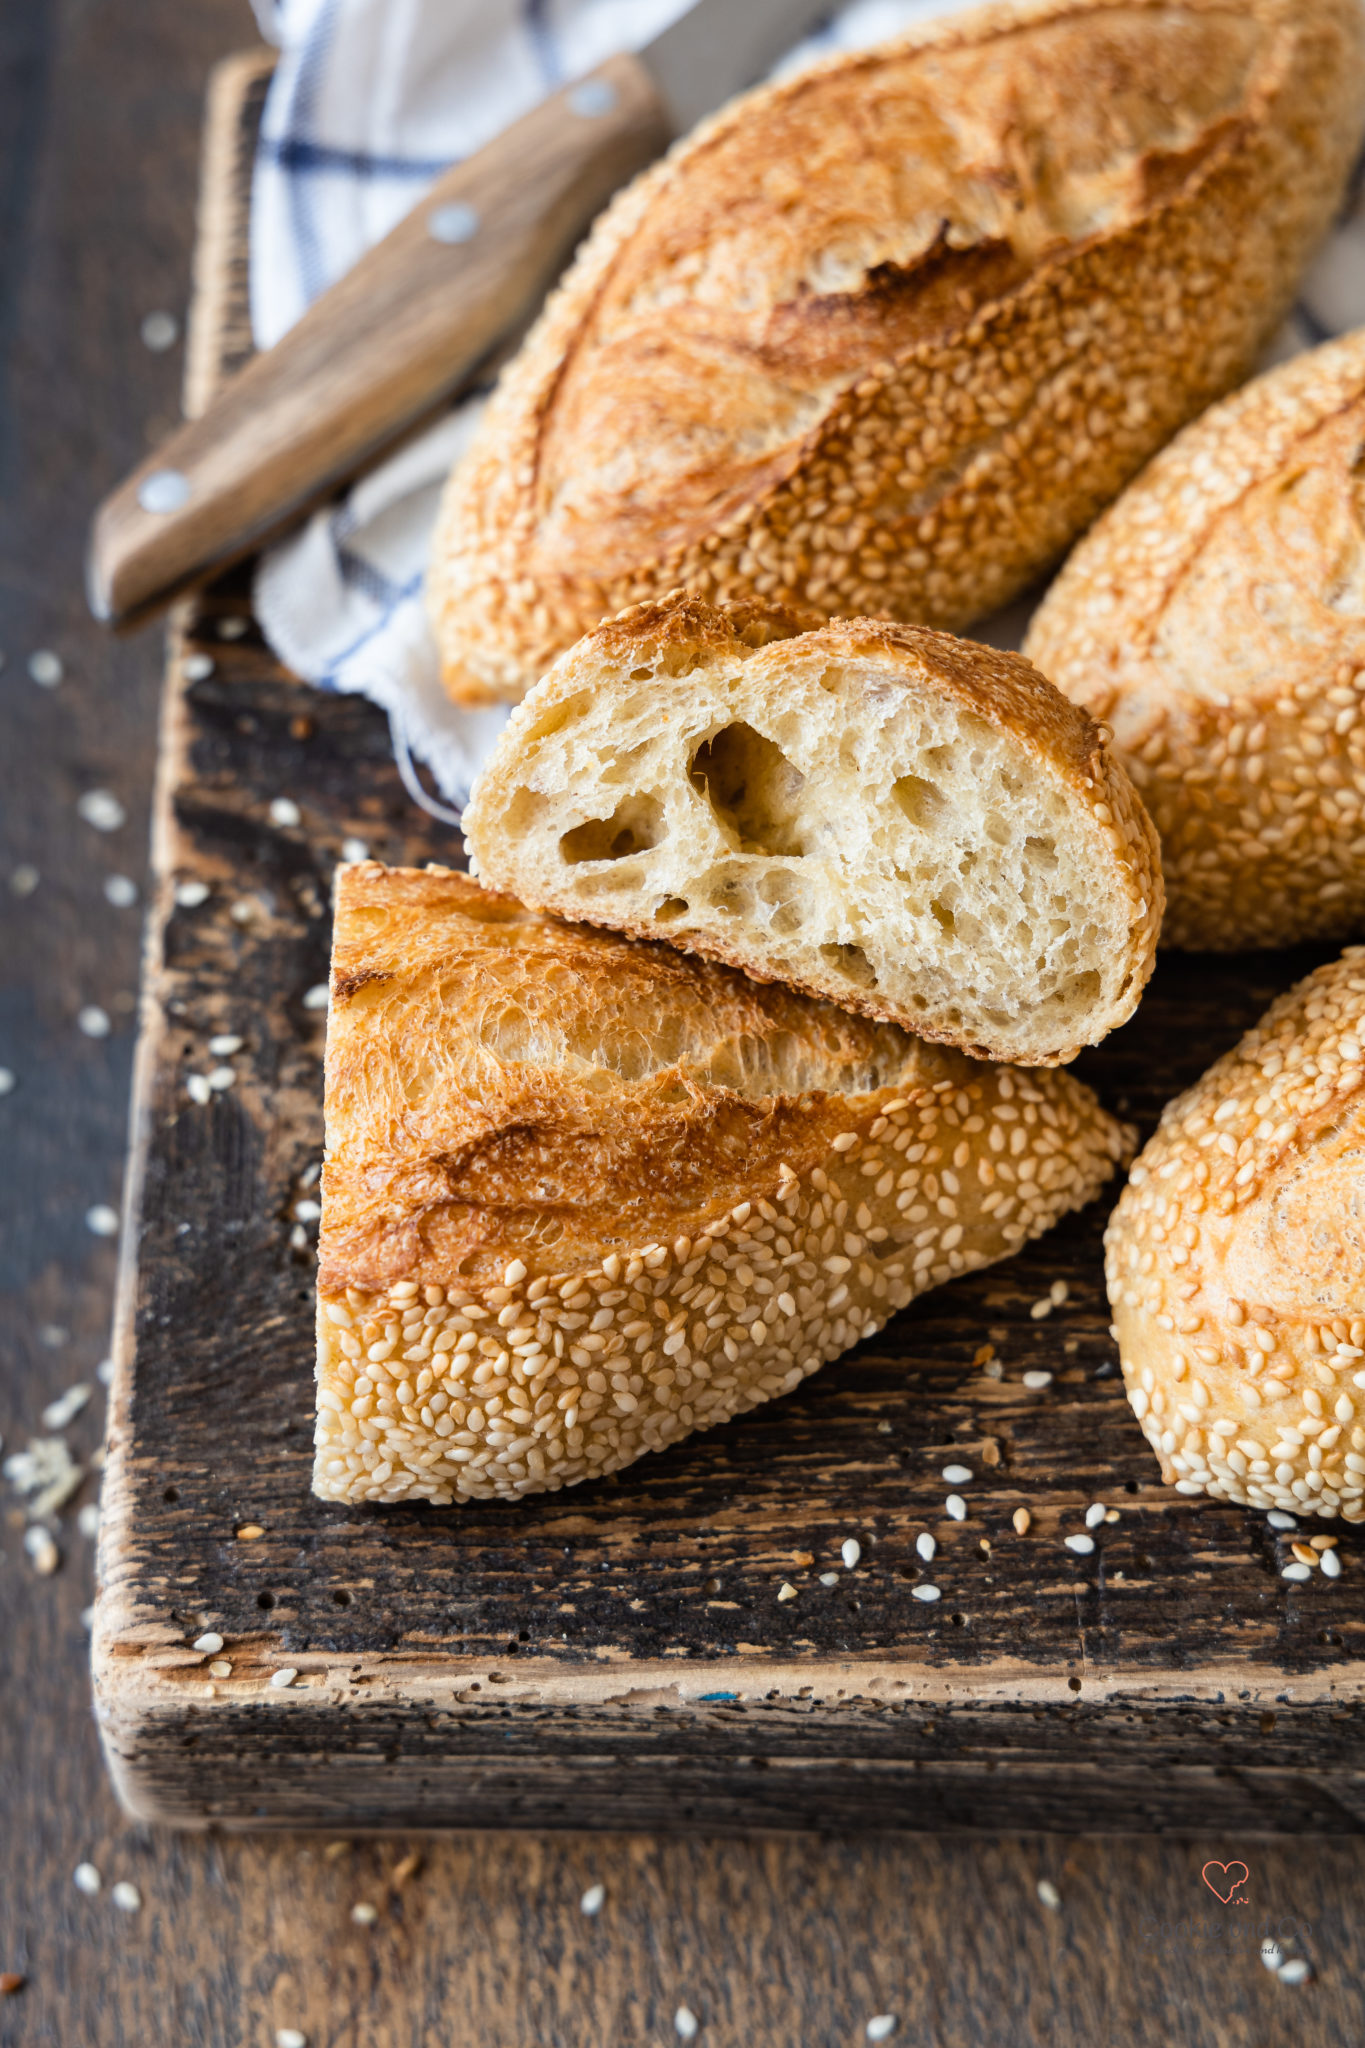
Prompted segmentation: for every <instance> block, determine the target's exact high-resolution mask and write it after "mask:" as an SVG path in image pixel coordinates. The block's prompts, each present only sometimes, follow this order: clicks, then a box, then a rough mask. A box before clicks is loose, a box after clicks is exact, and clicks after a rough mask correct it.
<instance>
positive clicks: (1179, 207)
mask: <svg viewBox="0 0 1365 2048" xmlns="http://www.w3.org/2000/svg"><path fill="white" fill-rule="evenodd" d="M1363 44H1365V17H1363V16H1362V9H1361V6H1360V0H1241V4H1238V5H1236V6H1233V5H1230V4H1229V0H1123V4H1115V0H1026V4H1023V5H1021V6H1019V7H1013V8H1011V7H1001V8H991V9H986V10H983V11H980V12H975V13H972V14H969V15H960V16H957V17H954V18H952V19H950V20H947V21H945V22H941V23H938V24H935V25H934V26H932V27H930V28H927V29H923V30H920V31H918V32H916V33H914V34H911V35H908V36H903V37H900V38H898V39H897V40H895V41H894V42H890V43H887V44H883V45H881V46H880V47H878V48H875V49H871V50H866V51H860V52H857V53H855V54H848V55H843V56H839V57H836V58H833V59H831V60H829V61H827V62H825V63H823V64H821V65H818V66H817V67H815V68H814V69H813V70H810V71H808V72H805V73H803V74H801V75H799V76H795V77H792V78H789V79H787V80H785V81H783V82H781V83H779V84H776V85H773V86H768V87H765V88H763V89H761V90H760V91H758V92H756V93H753V94H751V95H749V96H747V97H745V98H743V99H740V100H738V101H736V102H734V103H733V104H731V105H730V106H729V107H727V108H725V109H724V110H723V111H722V112H721V113H720V114H718V115H716V116H715V117H714V118H713V119H711V120H710V121H708V122H706V123H705V124H704V125H703V126H702V127H701V128H700V129H698V130H697V131H696V132H695V133H694V134H693V135H692V136H690V137H689V138H688V139H687V140H686V141H684V142H683V143H682V144H680V145H679V147H678V148H677V149H675V150H674V152H673V153H672V154H671V155H670V156H669V157H668V158H666V159H665V160H664V161H663V162H662V163H661V164H659V165H658V166H656V167H655V168H654V169H652V170H651V171H649V172H647V173H646V174H645V176H644V177H643V178H642V179H641V180H640V181H638V182H637V183H636V184H635V185H634V186H633V187H631V188H630V189H629V190H628V191H626V192H625V193H624V194H622V195H621V196H619V197H618V198H617V199H616V200H615V201H614V202H613V204H612V205H611V207H609V208H608V210H607V212H606V213H605V215H604V216H603V217H602V219H601V221H600V222H599V224H598V225H597V227H596V228H595V229H594V231H593V233H592V235H591V237H590V239H589V240H588V242H587V243H586V244H585V246H584V248H583V250H582V251H581V252H580V255H579V257H578V259H577V260H576V262H575V263H574V265H573V266H572V268H571V270H570V271H569V273H568V276H567V278H566V280H565V282H564V283H563V285H562V287H561V288H560V289H559V291H558V292H557V293H556V295H555V296H554V298H553V299H552V300H551V301H550V303H549V305H548V307H547V309H546V310H545V312H544V314H543V316H542V318H541V319H540V321H539V323H538V324H537V326H536V327H535V329H534V330H533V332H532V334H531V335H530V336H529V338H528V339H527V341H526V343H525V346H524V347H523V349H522V350H521V352H520V354H519V355H518V357H517V358H516V359H515V361H514V362H513V363H512V364H511V365H510V366H509V368H508V369H507V370H506V372H505V373H504V376H503V379H502V383H501V385H500V387H499V389H498V391H497V393H496V395H495V397H494V398H493V400H492V402H491V404H490V406H489V409H488V412H487V415H486V417H485V419H484V422H483V424H482V426H481V429H480V431H479V434H478V436H477V438H476V441H475V444H474V446H473V447H472V448H471V450H470V451H469V453H468V455H467V457H466V458H465V460H464V461H463V462H462V463H461V464H460V465H459V467H458V468H457V470H456V472H455V474H454V476H453V477H452V479H451V482H450V485H449V487H448V492H447V496H446V500H445V507H444V512H443V517H442V522H441V528H440V531H439V532H438V535H437V538H436V542H435V545H434V549H433V556H432V571H431V576H430V579H429V591H430V595H431V602H432V615H433V619H434V622H435V627H436V633H437V638H438V641H439V643H440V646H441V650H442V656H443V663H444V671H445V680H446V684H447V687H448V689H449V690H450V692H451V694H452V695H453V696H454V697H456V698H457V699H459V700H460V701H463V702H468V703H474V702H483V701H488V700H494V699H510V700H512V701H515V700H516V699H518V698H520V697H521V696H523V695H524V694H525V692H526V691H527V690H528V689H529V688H530V686H531V684H532V683H534V682H535V681H536V680H537V678H538V677H539V676H541V675H542V674H543V673H544V672H545V670H546V669H547V668H548V667H549V665H550V663H551V662H552V661H553V659H554V658H555V656H556V655H558V654H559V653H561V652H562V651H563V650H564V649H565V648H566V647H569V646H571V645H572V644H573V642H574V641H575V640H577V639H578V638H579V637H580V635H581V634H582V633H584V632H585V631H586V630H587V629H588V628H589V627H592V626H595V625H596V624H597V623H598V621H599V620H600V619H602V618H604V617H609V616H611V615H613V614H614V613H616V612H617V611H619V610H620V609H622V607H624V606H625V605H627V604H631V603H635V602H638V601H640V600H642V599H645V598H651V597H658V596H660V595H661V594H662V593H664V592H665V591H667V590H670V589H672V588H674V587H675V586H684V587H686V588H688V589H691V590H694V591H696V592H697V593H698V594H699V595H701V596H704V597H742V596H754V595H758V596H761V597H771V598H776V599H778V600H780V601H782V602H790V603H798V604H806V605H812V606H815V607H816V608H817V609H818V610H820V611H821V612H823V613H825V614H827V615H833V616H844V617H850V616H856V615H858V614H864V613H880V614H885V615H888V616H891V617H894V618H900V619H907V620H911V621H917V622H919V623H923V624H927V625H933V626H944V627H950V628H953V627H960V626H962V625H964V624H966V623H967V622H969V621H970V620H972V619H973V618H976V617H979V616H981V615H983V614H984V613H986V612H988V611H990V610H992V609H993V608H994V607H996V606H998V605H1001V604H1003V603H1005V602H1006V601H1007V600H1008V599H1009V598H1011V597H1012V596H1013V595H1014V594H1015V593H1016V592H1017V591H1019V590H1020V589H1021V588H1022V587H1023V586H1024V585H1025V584H1026V583H1027V582H1028V581H1029V580H1030V579H1031V578H1032V577H1033V576H1035V575H1036V574H1037V573H1038V572H1039V571H1040V570H1041V569H1042V568H1044V567H1045V566H1046V565H1047V564H1048V563H1049V562H1051V561H1052V560H1053V559H1055V558H1056V557H1057V556H1058V555H1059V554H1060V553H1061V552H1062V551H1063V549H1064V548H1065V547H1066V546H1067V545H1068V544H1069V542H1070V541H1071V540H1073V539H1074V538H1075V536H1076V535H1077V534H1078V533H1079V532H1081V531H1082V530H1083V529H1084V528H1085V527H1086V526H1087V525H1088V524H1089V523H1090V521H1091V520H1093V519H1094V517H1095V515H1096V513H1097V512H1099V511H1100V509H1101V508H1102V507H1103V506H1104V505H1106V504H1107V503H1108V502H1109V501H1110V500H1111V499H1112V498H1114V497H1115V496H1116V495H1117V493H1118V492H1119V490H1120V489H1121V488H1122V487H1123V485H1124V484H1125V483H1126V482H1127V481H1128V479H1129V478H1130V477H1131V476H1133V475H1134V474H1135V473H1136V471H1137V470H1138V469H1139V468H1140V466H1141V465H1142V463H1143V462H1144V461H1146V459H1147V458H1148V456H1150V455H1151V454H1152V453H1153V452H1154V450H1156V449H1157V448H1159V447H1160V446H1161V445H1162V443H1163V442H1164V441H1166V440H1167V439H1168V438H1169V436H1170V435H1171V434H1172V433H1173V432H1174V431H1175V430H1176V428H1177V427H1179V426H1180V425H1181V424H1182V423H1183V422H1184V421H1185V420H1187V419H1189V418H1191V417H1192V416H1193V414H1195V413H1196V412H1198V411H1200V410H1201V409H1202V408H1203V407H1204V406H1205V405H1207V404H1208V403H1209V401H1210V400H1211V399H1213V398H1216V397H1218V396H1220V395H1221V393H1223V392H1224V391H1226V390H1229V389H1230V388H1231V387H1232V386H1233V385H1235V384H1237V383H1238V382H1240V381H1241V379H1242V378H1243V377H1245V376H1246V375H1247V374H1248V373H1249V371H1250V369H1251V368H1252V366H1253V364H1254V362H1255V358H1256V355H1257V352H1258V350H1259V348H1260V347H1261V345H1262V343H1263V342H1264V340H1265V339H1266V337H1267V336H1268V334H1269V333H1270V332H1272V331H1273V329H1274V327H1275V326H1276V324H1277V323H1278V321H1279V320H1280V318H1281V316H1282V315H1283V313H1284V312H1285V311H1286V309H1287V307H1288V305H1289V302H1290V299H1291V297H1292V294H1293V289H1294V285H1295V281H1296V279H1297V277H1298V275H1299V272H1300V270H1301V269H1302V267H1303V265H1304V264H1305V262H1306V261H1307V259H1308V256H1309V254H1310V253H1311V251H1312V248H1313V246H1314V243H1315V241H1316V240H1317V238H1318V236H1319V235H1320V233H1321V232H1322V231H1323V230H1324V229H1325V228H1326V226H1327V225H1328V223H1329V220H1330V217H1331V214H1332V211H1333V208H1334V207H1335V205H1336V203H1337V201H1338V198H1339V196H1340V193H1341V191H1342V187H1343V183H1344V180H1345V176H1346V173H1347V171H1348V169H1349V166H1350V163H1351V159H1352V155H1353V153H1354V150H1355V148H1356V145H1357V143H1358V141H1359V138H1360V133H1361V126H1362V121H1363V120H1365V52H1363V48H1362V46H1363Z"/></svg>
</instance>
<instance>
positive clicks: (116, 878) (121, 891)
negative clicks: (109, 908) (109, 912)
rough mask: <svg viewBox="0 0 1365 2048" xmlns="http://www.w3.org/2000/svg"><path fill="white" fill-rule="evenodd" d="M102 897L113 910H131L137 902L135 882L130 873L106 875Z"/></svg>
mask: <svg viewBox="0 0 1365 2048" xmlns="http://www.w3.org/2000/svg"><path fill="white" fill-rule="evenodd" d="M104 898H105V901H106V903H112V904H113V906H114V908H115V910H131V909H132V907H133V905H134V904H135V903H136V902H137V883H136V882H135V881H134V880H133V878H132V876H131V875H106V876H105V878H104Z"/></svg>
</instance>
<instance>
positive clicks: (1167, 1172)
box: [1105, 947, 1365, 1522]
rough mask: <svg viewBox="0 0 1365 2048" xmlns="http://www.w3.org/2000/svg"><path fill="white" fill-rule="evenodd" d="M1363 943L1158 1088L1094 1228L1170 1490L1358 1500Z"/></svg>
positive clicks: (1363, 1458)
mask: <svg viewBox="0 0 1365 2048" xmlns="http://www.w3.org/2000/svg"><path fill="white" fill-rule="evenodd" d="M1363 1045H1365V949H1362V948H1360V947H1355V948H1353V949H1352V950H1351V951H1350V952H1347V953H1344V954H1343V955H1342V957H1341V959H1340V960H1338V961H1336V962H1334V963H1333V964H1332V965H1331V966H1328V967H1322V968H1319V970H1318V972H1317V973H1316V974H1310V975H1309V977H1308V979H1307V980H1306V981H1302V982H1300V983H1299V985H1298V987H1297V988H1295V989H1291V990H1290V992H1289V994H1288V995H1286V996H1282V997H1281V998H1280V1000H1279V1001H1278V1002H1277V1003H1276V1004H1275V1005H1274V1006H1273V1008H1271V1009H1270V1010H1268V1011H1267V1013H1266V1015H1265V1016H1264V1017H1263V1018H1262V1019H1261V1021H1260V1023H1259V1024H1258V1025H1257V1026H1256V1029H1255V1030H1254V1031H1249V1032H1248V1033H1247V1035H1246V1037H1245V1038H1244V1039H1243V1040H1242V1042H1241V1044H1240V1045H1239V1046H1238V1047H1237V1048H1236V1050H1235V1051H1234V1052H1230V1053H1228V1054H1227V1055H1226V1057H1225V1058H1223V1059H1221V1060H1219V1061H1218V1063H1217V1065H1216V1066H1213V1067H1210V1069H1209V1071H1208V1073H1207V1074H1205V1076H1204V1078H1203V1079H1202V1080H1201V1081H1198V1082H1196V1084H1195V1086H1194V1087H1193V1088H1191V1089H1189V1090H1188V1091H1187V1092H1186V1093H1185V1094H1184V1095H1182V1096H1180V1097H1179V1098H1178V1099H1177V1100H1176V1101H1175V1102H1173V1103H1171V1105H1170V1106H1169V1108H1168V1109H1167V1111H1166V1114H1165V1115H1164V1116H1163V1117H1162V1119H1161V1127H1160V1129H1159V1130H1158V1131H1157V1134H1156V1136H1155V1137H1154V1138H1153V1139H1152V1141H1151V1143H1150V1144H1149V1145H1148V1146H1147V1148H1146V1150H1145V1151H1144V1152H1143V1153H1142V1155H1141V1157H1140V1158H1139V1159H1138V1161H1137V1163H1136V1165H1135V1166H1134V1167H1133V1170H1132V1174H1131V1176H1130V1178H1129V1182H1128V1186H1127V1187H1126V1188H1125V1190H1124V1192H1123V1195H1122V1197H1121V1199H1120V1201H1119V1204H1118V1207H1117V1208H1116V1209H1115V1211H1114V1214H1113V1218H1112V1220H1111V1222H1110V1225H1109V1230H1108V1234H1107V1236H1106V1239H1105V1245H1106V1253H1107V1271H1108V1279H1109V1300H1110V1303H1111V1304H1112V1307H1113V1311H1114V1324H1115V1328H1116V1329H1117V1331H1118V1341H1119V1351H1120V1355H1121V1357H1122V1360H1123V1376H1124V1380H1125V1382H1126V1383H1127V1387H1128V1398H1129V1400H1130V1401H1131V1402H1132V1404H1133V1410H1134V1413H1135V1414H1136V1415H1137V1418H1138V1420H1139V1422H1140V1423H1141V1424H1142V1427H1143V1430H1144V1432H1145V1433H1146V1436H1147V1440H1148V1442H1149V1443H1150V1444H1151V1446H1152V1449H1153V1450H1154V1451H1155V1452H1156V1454H1157V1456H1158V1457H1159V1458H1160V1460H1161V1475H1162V1478H1163V1479H1165V1480H1166V1482H1167V1484H1170V1483H1171V1482H1174V1483H1175V1485H1176V1486H1177V1487H1178V1488H1179V1490H1180V1491H1181V1492H1182V1493H1212V1494H1218V1495H1220V1496H1221V1497H1222V1498H1223V1499H1224V1500H1235V1501H1245V1502H1246V1503H1248V1504H1249V1505H1250V1506H1251V1507H1256V1508H1287V1509H1288V1510H1289V1511H1290V1512H1291V1513H1292V1514H1299V1513H1302V1512H1304V1511H1307V1512H1309V1513H1311V1514H1318V1515H1326V1516H1329V1517H1330V1516H1333V1515H1342V1516H1344V1517H1345V1519H1346V1520H1347V1521H1349V1522H1356V1521H1359V1520H1360V1519H1361V1516H1362V1515H1365V1371H1363V1370H1362V1367H1365V1050H1362V1046H1363Z"/></svg>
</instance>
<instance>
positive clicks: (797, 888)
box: [758, 868, 802, 938]
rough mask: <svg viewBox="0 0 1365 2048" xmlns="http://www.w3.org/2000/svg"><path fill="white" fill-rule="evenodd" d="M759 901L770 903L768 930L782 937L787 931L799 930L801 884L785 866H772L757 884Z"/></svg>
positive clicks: (800, 921)
mask: <svg viewBox="0 0 1365 2048" xmlns="http://www.w3.org/2000/svg"><path fill="white" fill-rule="evenodd" d="M758 898H759V901H760V903H767V904H769V905H771V909H770V912H769V916H768V930H769V931H770V932H774V933H776V935H777V936H778V938H782V937H784V936H785V935H786V933H788V932H796V931H800V929H801V924H802V914H801V884H800V883H799V881H798V880H797V878H796V876H795V875H793V874H791V873H790V872H789V871H788V870H787V869H786V868H774V869H772V871H771V872H770V873H769V874H766V875H765V876H764V877H763V880H762V881H761V882H760V883H759V885H758Z"/></svg>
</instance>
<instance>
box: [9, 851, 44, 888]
mask: <svg viewBox="0 0 1365 2048" xmlns="http://www.w3.org/2000/svg"><path fill="white" fill-rule="evenodd" d="M41 880H42V876H41V875H40V874H39V873H38V870H37V868H35V867H34V865H33V863H32V862H31V861H27V860H21V861H20V863H19V865H18V867H17V868H15V870H14V871H13V873H12V874H11V876H10V878H9V886H10V893H11V895H13V896H31V895H32V894H33V892H34V890H35V889H36V888H37V886H38V884H39V882H40V881H41Z"/></svg>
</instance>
